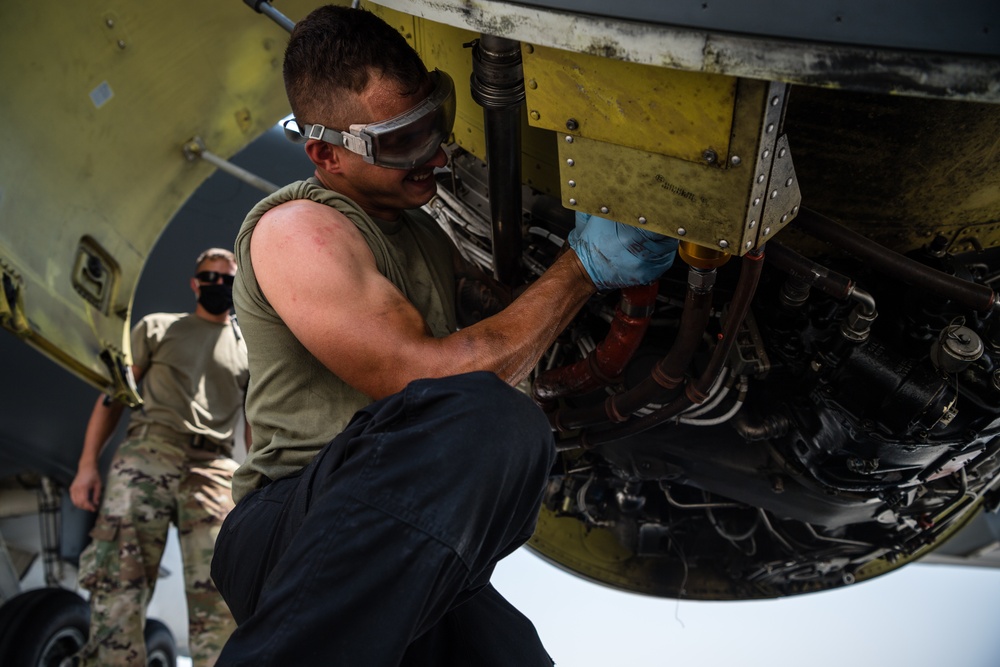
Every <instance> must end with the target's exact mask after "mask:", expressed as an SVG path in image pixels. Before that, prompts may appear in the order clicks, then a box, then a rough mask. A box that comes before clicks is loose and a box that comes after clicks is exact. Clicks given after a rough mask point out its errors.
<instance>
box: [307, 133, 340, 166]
mask: <svg viewBox="0 0 1000 667" xmlns="http://www.w3.org/2000/svg"><path fill="white" fill-rule="evenodd" d="M342 151H343V149H342V148H341V147H340V146H334V145H333V144H328V143H326V142H325V141H319V140H317V139H310V140H309V141H307V142H306V155H308V156H309V159H310V160H312V162H313V164H315V165H316V166H317V167H319V168H320V169H322V170H323V171H325V172H327V173H330V174H339V173H340V172H341V171H342V169H341V160H342V159H343V155H342Z"/></svg>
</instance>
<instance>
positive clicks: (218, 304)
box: [198, 285, 233, 315]
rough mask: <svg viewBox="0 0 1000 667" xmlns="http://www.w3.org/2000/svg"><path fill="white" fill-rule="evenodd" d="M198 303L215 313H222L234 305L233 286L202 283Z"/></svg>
mask: <svg viewBox="0 0 1000 667" xmlns="http://www.w3.org/2000/svg"><path fill="white" fill-rule="evenodd" d="M198 303H200V304H201V306H202V308H204V309H205V310H207V311H208V312H210V313H212V314H213V315H221V314H222V313H224V312H226V311H228V310H229V309H230V308H232V307H233V286H232V285H202V286H201V296H199V297H198Z"/></svg>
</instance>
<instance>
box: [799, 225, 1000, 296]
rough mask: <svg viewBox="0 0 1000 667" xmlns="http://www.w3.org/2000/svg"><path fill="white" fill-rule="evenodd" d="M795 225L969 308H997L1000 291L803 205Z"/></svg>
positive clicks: (922, 287) (893, 274) (859, 257)
mask: <svg viewBox="0 0 1000 667" xmlns="http://www.w3.org/2000/svg"><path fill="white" fill-rule="evenodd" d="M794 224H795V226H796V227H797V228H798V229H801V230H802V231H804V232H806V233H807V234H809V235H811V236H815V237H816V238H818V239H820V240H821V241H825V242H827V243H829V244H831V245H834V246H837V247H838V248H841V249H843V250H846V251H847V252H849V253H850V254H852V255H854V256H855V257H857V258H858V259H861V260H863V261H865V262H869V263H870V264H872V265H873V266H875V267H876V268H877V269H878V270H880V271H882V272H884V273H887V274H889V275H892V276H895V277H897V278H899V279H900V280H902V281H904V282H906V283H908V284H910V285H913V286H914V287H919V288H920V289H925V290H927V291H929V292H933V293H934V294H937V295H938V296H941V297H945V298H947V299H951V300H952V301H956V302H958V303H960V304H962V305H964V306H968V307H969V308H974V309H976V310H981V311H988V310H990V309H992V308H996V307H997V296H996V292H994V291H993V290H992V289H990V288H989V287H987V286H986V285H978V284H976V283H972V282H969V281H967V280H963V279H961V278H957V277H955V276H951V275H948V274H947V273H944V272H942V271H938V270H936V269H932V268H931V267H929V266H925V265H924V264H921V263H920V262H917V261H915V260H912V259H910V258H909V257H904V256H903V255H900V254H899V253H897V252H895V251H892V250H889V249H888V248H886V247H885V246H882V245H879V244H877V243H875V242H874V241H872V240H871V239H869V238H866V237H864V236H862V235H861V234H858V233H857V232H854V231H852V230H850V229H848V228H847V227H844V226H843V225H841V224H840V223H838V222H836V221H834V220H831V219H830V218H828V217H826V216H824V215H821V214H819V213H817V212H816V211H812V210H810V209H806V208H803V209H801V210H800V211H799V214H798V217H796V218H795V222H794Z"/></svg>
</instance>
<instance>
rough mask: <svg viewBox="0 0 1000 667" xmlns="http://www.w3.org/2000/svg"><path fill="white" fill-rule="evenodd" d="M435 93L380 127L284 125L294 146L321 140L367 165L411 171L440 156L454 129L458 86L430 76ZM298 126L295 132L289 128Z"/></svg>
mask: <svg viewBox="0 0 1000 667" xmlns="http://www.w3.org/2000/svg"><path fill="white" fill-rule="evenodd" d="M430 76H431V81H433V82H434V90H433V91H431V94H430V95H428V96H427V98H426V99H425V100H424V101H423V102H421V103H420V104H418V105H417V106H415V107H413V108H412V109H410V110H409V111H404V112H403V113H401V114H399V115H398V116H395V117H393V118H390V119H388V120H382V121H379V122H377V123H366V124H362V125H351V126H350V128H349V129H348V131H347V132H342V131H340V130H331V129H328V128H326V127H323V126H322V125H302V126H300V125H299V123H298V121H296V120H295V119H294V118H293V119H291V120H287V121H285V122H284V123H283V124H282V127H284V129H285V136H286V137H288V139H290V140H291V141H294V142H295V143H303V142H305V141H308V140H309V139H318V140H319V141H325V142H326V143H328V144H333V145H334V146H343V147H344V148H346V149H347V150H349V151H351V152H352V153H357V154H358V155H360V156H361V157H362V158H364V161H365V162H368V163H369V164H377V165H379V166H380V167H388V168H390V169H412V168H414V167H419V166H420V165H422V164H424V163H425V162H427V161H428V160H430V159H431V158H432V157H434V154H435V153H437V151H438V148H439V147H440V146H441V144H442V143H444V142H445V140H446V139H447V138H448V136H449V135H450V134H451V130H452V127H454V125H455V83H454V82H453V81H452V80H451V77H450V76H448V74H447V73H446V72H442V71H441V70H438V69H436V70H434V71H433V72H431V75H430ZM292 123H294V124H295V127H294V129H293V128H291V127H289V125H291V124H292Z"/></svg>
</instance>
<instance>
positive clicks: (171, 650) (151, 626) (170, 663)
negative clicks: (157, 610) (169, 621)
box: [143, 618, 177, 667]
mask: <svg viewBox="0 0 1000 667" xmlns="http://www.w3.org/2000/svg"><path fill="white" fill-rule="evenodd" d="M143 634H144V635H145V637H146V665H147V667H177V644H176V643H175V642H174V635H173V633H171V632H170V628H168V627H167V626H166V625H165V624H164V623H162V622H161V621H158V620H156V619H155V618H147V619H146V629H145V630H144V631H143Z"/></svg>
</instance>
